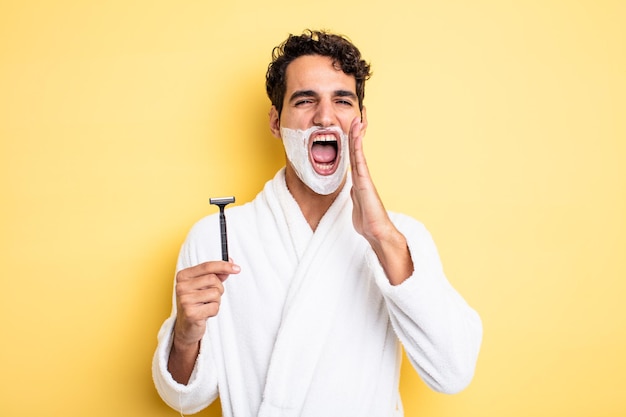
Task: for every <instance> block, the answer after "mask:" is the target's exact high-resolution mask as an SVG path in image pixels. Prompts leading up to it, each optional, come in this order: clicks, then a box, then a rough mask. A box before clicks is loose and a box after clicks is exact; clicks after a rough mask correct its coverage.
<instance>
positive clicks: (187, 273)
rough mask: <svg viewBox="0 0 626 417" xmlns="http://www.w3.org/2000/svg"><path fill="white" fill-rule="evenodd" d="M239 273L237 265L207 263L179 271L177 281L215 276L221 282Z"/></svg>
mask: <svg viewBox="0 0 626 417" xmlns="http://www.w3.org/2000/svg"><path fill="white" fill-rule="evenodd" d="M239 271H241V268H240V267H239V265H236V264H234V263H232V262H225V261H209V262H204V263H201V264H198V265H196V266H192V267H190V268H185V269H182V270H180V271H179V272H178V274H177V280H179V281H185V280H190V279H195V278H198V277H201V276H205V275H217V276H220V279H221V280H222V281H223V280H225V279H226V278H227V277H228V275H230V274H237V273H239Z"/></svg>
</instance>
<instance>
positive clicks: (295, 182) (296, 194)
mask: <svg viewBox="0 0 626 417" xmlns="http://www.w3.org/2000/svg"><path fill="white" fill-rule="evenodd" d="M285 182H286V183H287V188H288V189H289V192H290V193H291V195H292V196H293V198H294V200H296V203H298V206H299V207H300V211H302V214H303V215H304V218H305V219H306V221H307V223H308V224H309V226H310V227H311V229H312V230H313V231H315V229H317V225H318V224H319V222H320V220H322V217H324V214H326V212H327V211H328V209H329V208H330V206H331V205H332V204H333V201H335V198H336V197H337V195H338V194H339V193H340V192H341V190H342V189H343V187H344V185H345V183H346V180H345V178H344V180H343V182H342V183H341V185H340V186H339V188H338V189H337V191H335V192H333V193H332V194H328V195H321V194H317V193H316V192H314V191H313V190H311V189H310V188H309V187H307V186H306V184H304V183H303V182H302V180H300V178H299V177H298V175H297V174H296V173H295V171H294V170H293V169H292V168H291V166H290V165H289V163H287V168H286V170H285Z"/></svg>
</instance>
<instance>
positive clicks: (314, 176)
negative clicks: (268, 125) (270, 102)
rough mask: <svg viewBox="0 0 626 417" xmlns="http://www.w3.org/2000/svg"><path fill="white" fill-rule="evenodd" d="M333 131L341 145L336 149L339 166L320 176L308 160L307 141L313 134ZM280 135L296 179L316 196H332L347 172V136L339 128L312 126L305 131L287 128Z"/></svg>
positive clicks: (281, 130) (282, 128) (283, 128)
mask: <svg viewBox="0 0 626 417" xmlns="http://www.w3.org/2000/svg"><path fill="white" fill-rule="evenodd" d="M320 130H323V131H326V132H328V131H334V132H337V133H338V134H339V137H340V138H341V144H340V146H339V147H338V149H337V152H338V154H337V158H336V162H335V163H338V164H339V166H338V167H337V169H336V170H335V172H333V173H332V174H330V175H320V174H318V173H317V172H315V170H314V169H313V165H312V162H311V160H310V159H309V139H310V137H311V135H312V134H313V133H314V132H317V131H320ZM280 134H281V137H282V139H283V144H284V146H285V152H286V153H287V159H289V162H290V163H291V166H292V167H293V169H294V171H296V174H297V175H298V178H300V180H301V181H302V182H303V183H305V184H306V185H307V186H308V187H309V188H310V189H311V190H313V191H315V192H316V193H317V194H321V195H328V194H332V193H334V192H335V191H337V189H338V188H339V186H340V185H341V182H342V181H343V179H344V177H345V175H346V172H348V162H349V161H348V160H349V158H347V157H346V152H347V150H348V135H346V134H345V133H343V132H342V131H341V129H340V128H339V127H336V126H333V127H329V128H321V127H318V126H313V127H310V128H308V129H307V130H300V129H289V128H287V127H281V128H280Z"/></svg>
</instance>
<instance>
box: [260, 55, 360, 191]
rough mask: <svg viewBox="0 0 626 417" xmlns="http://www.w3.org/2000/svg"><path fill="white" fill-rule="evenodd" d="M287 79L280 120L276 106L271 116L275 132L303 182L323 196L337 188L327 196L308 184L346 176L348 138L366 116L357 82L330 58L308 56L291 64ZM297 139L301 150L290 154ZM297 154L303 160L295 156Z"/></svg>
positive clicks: (325, 189) (324, 188) (271, 124)
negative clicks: (354, 124)
mask: <svg viewBox="0 0 626 417" xmlns="http://www.w3.org/2000/svg"><path fill="white" fill-rule="evenodd" d="M286 80H287V85H286V90H285V98H284V102H283V109H282V114H281V115H280V119H279V118H278V112H277V111H276V109H275V108H274V107H272V110H271V113H270V126H271V130H272V133H273V134H274V136H276V137H279V138H282V140H283V143H284V145H285V149H286V151H287V157H288V158H289V162H290V164H291V166H292V168H294V169H295V171H297V172H298V173H299V177H300V178H301V179H302V180H303V182H305V183H306V184H307V185H308V186H309V187H310V188H312V189H313V190H314V191H316V192H317V193H318V194H327V192H326V191H329V190H327V189H328V188H329V187H330V188H332V187H333V186H332V185H329V186H328V187H322V188H323V191H322V188H320V189H316V187H314V186H311V184H310V183H309V182H311V181H313V182H320V181H321V182H324V181H329V180H330V177H331V176H335V177H337V176H339V177H341V179H343V177H344V176H345V170H346V169H347V163H348V149H347V140H346V137H347V134H348V131H349V129H350V124H351V123H352V120H353V119H354V118H355V117H360V115H361V112H360V109H359V102H358V98H357V95H356V80H355V78H354V76H352V75H347V74H345V73H344V72H343V71H341V70H338V69H336V68H335V67H334V66H333V64H332V60H331V59H330V58H328V57H324V56H320V55H305V56H301V57H299V58H297V59H295V60H294V61H292V62H291V63H290V64H289V65H288V66H287V71H286ZM342 132H343V134H344V135H343V140H342V134H341V133H342ZM296 137H297V138H298V139H297V140H299V141H302V142H304V143H303V144H302V147H301V149H297V150H295V151H293V152H290V148H289V146H290V145H292V144H293V143H295V142H294V141H295V140H296V139H295V138H296ZM292 146H296V145H292ZM294 153H295V154H299V156H295V157H294V156H293V154H294ZM298 165H300V167H299V166H298ZM304 165H306V166H304ZM304 170H309V171H310V175H309V176H310V177H311V178H312V179H310V180H309V181H307V180H306V179H304V178H302V175H301V174H302V172H301V171H304ZM305 175H306V174H305ZM335 182H336V181H335ZM332 191H334V190H332ZM332 191H331V192H332Z"/></svg>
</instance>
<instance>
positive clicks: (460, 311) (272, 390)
mask: <svg viewBox="0 0 626 417" xmlns="http://www.w3.org/2000/svg"><path fill="white" fill-rule="evenodd" d="M369 70H370V69H369V65H368V64H367V63H366V62H365V61H363V60H362V59H361V55H360V52H359V51H358V49H357V48H356V47H355V46H354V45H352V43H350V42H349V41H348V40H346V39H345V38H343V37H340V36H337V35H333V34H330V33H325V32H305V33H304V34H302V35H300V36H290V37H289V38H288V39H287V40H286V41H285V42H284V43H283V44H281V45H280V46H279V47H277V48H275V50H274V54H273V61H272V63H271V64H270V66H269V68H268V72H267V77H266V85H267V92H268V95H269V97H270V100H271V102H272V107H271V110H270V114H269V124H270V130H271V132H272V134H273V135H274V136H276V137H277V138H279V139H281V140H282V141H283V144H284V146H285V153H286V164H285V168H283V169H281V170H280V171H279V172H278V173H277V174H276V176H275V177H274V179H272V180H270V181H268V183H267V184H266V185H265V187H264V189H263V191H262V192H261V193H259V195H258V196H257V197H256V198H255V199H254V201H252V202H251V203H248V204H245V205H243V206H239V207H233V208H230V209H228V219H229V243H230V251H231V253H232V254H233V257H234V258H235V259H236V262H237V263H235V261H234V260H231V261H230V262H224V261H218V260H217V259H220V245H219V242H218V241H217V239H215V238H214V237H216V236H218V234H219V222H218V219H217V216H215V215H214V216H209V217H207V218H205V219H203V220H201V221H200V222H198V223H197V224H196V225H195V226H194V227H193V228H192V230H191V231H190V233H189V236H188V238H187V240H186V242H185V244H184V245H183V247H182V249H181V253H180V256H179V261H178V265H177V274H176V289H175V297H174V307H173V311H172V315H171V317H170V318H169V319H167V320H166V322H165V323H164V324H163V326H162V328H161V331H160V332H159V346H158V348H157V351H156V353H155V356H154V362H153V375H154V380H155V385H156V387H157V390H158V391H159V393H160V395H161V396H162V398H163V399H164V400H165V401H166V402H167V403H168V404H170V405H171V406H172V407H174V408H176V409H179V410H180V411H181V413H183V412H186V413H193V412H197V411H199V410H201V409H202V408H204V407H206V406H207V405H208V404H210V403H211V402H212V401H213V400H215V398H217V396H218V394H219V397H220V401H221V404H222V411H223V413H224V415H225V416H311V417H313V416H314V417H320V416H391V415H396V416H400V415H402V404H401V401H400V397H399V393H398V381H399V372H400V359H401V345H400V343H401V344H402V345H403V346H404V348H405V350H406V352H407V355H408V357H409V359H410V361H411V363H412V365H413V366H414V368H415V369H416V370H417V372H418V373H419V375H420V376H421V378H422V379H423V380H424V381H425V382H426V383H427V384H428V385H429V386H430V387H432V388H433V389H435V390H437V391H441V392H447V393H453V392H458V391H460V390H462V389H463V388H465V386H467V384H469V382H470V380H471V379H472V377H473V373H474V367H475V363H476V359H477V356H478V351H479V347H480V343H481V338H482V324H481V321H480V318H479V317H478V315H477V314H476V312H474V310H472V309H471V308H470V307H469V306H468V305H467V304H466V303H465V301H464V300H463V298H462V297H461V296H460V295H459V294H458V293H457V292H456V291H455V290H454V289H453V288H452V286H451V285H450V284H449V282H448V281H447V279H446V277H445V275H444V273H443V269H442V267H441V264H440V261H439V257H438V254H437V250H436V248H435V245H434V243H433V241H432V239H431V237H430V235H429V233H428V232H427V231H426V229H425V228H424V227H423V226H422V225H421V224H420V223H419V222H417V221H416V220H413V219H411V218H409V217H407V216H404V215H400V214H397V213H391V212H387V211H386V210H385V208H384V206H383V204H382V202H381V200H380V198H379V196H378V194H377V192H376V188H375V187H374V184H373V182H372V179H371V177H370V174H369V172H368V168H367V164H366V161H365V157H364V154H363V149H362V140H363V136H364V134H365V130H366V127H367V115H366V110H365V107H364V106H363V97H364V83H365V80H366V79H367V78H368V77H369V74H370V71H369ZM348 165H349V166H350V167H351V169H350V172H348ZM233 274H235V275H236V276H233V277H230V278H229V279H228V280H227V278H228V277H229V276H230V275H233Z"/></svg>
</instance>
